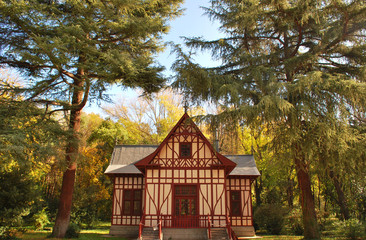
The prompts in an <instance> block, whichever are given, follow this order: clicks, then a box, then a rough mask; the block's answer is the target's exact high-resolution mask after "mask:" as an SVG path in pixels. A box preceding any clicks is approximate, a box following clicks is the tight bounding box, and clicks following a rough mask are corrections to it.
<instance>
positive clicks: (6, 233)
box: [0, 226, 24, 240]
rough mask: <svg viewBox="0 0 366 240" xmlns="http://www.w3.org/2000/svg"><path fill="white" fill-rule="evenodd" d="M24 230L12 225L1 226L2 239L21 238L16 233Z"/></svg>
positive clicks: (0, 237) (17, 239) (0, 239)
mask: <svg viewBox="0 0 366 240" xmlns="http://www.w3.org/2000/svg"><path fill="white" fill-rule="evenodd" d="M20 232H24V231H23V229H20V230H18V229H15V228H10V227H4V226H0V240H20V239H19V238H17V237H16V235H17V234H18V233H20Z"/></svg>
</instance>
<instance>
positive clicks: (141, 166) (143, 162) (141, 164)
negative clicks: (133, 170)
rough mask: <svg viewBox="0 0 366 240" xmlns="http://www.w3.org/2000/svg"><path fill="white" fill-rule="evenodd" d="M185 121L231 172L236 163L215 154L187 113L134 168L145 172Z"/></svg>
mask: <svg viewBox="0 0 366 240" xmlns="http://www.w3.org/2000/svg"><path fill="white" fill-rule="evenodd" d="M186 121H191V122H190V123H191V124H192V126H193V127H194V128H195V130H196V132H197V134H198V135H199V136H200V137H201V138H202V139H203V140H204V141H205V142H206V143H207V146H208V147H209V148H210V149H211V150H212V151H213V152H214V153H215V155H216V157H217V158H218V159H219V160H220V162H221V163H222V165H223V166H224V167H225V168H226V169H227V172H228V173H229V172H231V171H232V170H233V169H234V168H235V166H236V163H234V162H233V161H231V160H230V159H228V158H226V157H225V156H223V155H221V154H220V153H218V152H216V151H215V150H214V148H213V147H212V145H211V144H210V142H209V141H208V140H207V138H206V137H205V136H204V135H203V134H202V132H201V131H200V130H199V128H198V127H197V125H196V124H195V123H194V122H193V121H192V120H191V118H190V116H189V115H188V114H187V113H184V114H183V116H182V117H181V118H180V120H179V121H178V123H177V124H176V125H175V126H174V127H173V128H172V130H171V131H170V132H169V134H168V135H167V136H166V138H165V139H164V141H163V142H162V143H161V144H160V145H159V147H158V148H157V149H156V150H155V151H154V152H153V153H151V154H150V155H149V156H147V157H145V158H143V159H141V160H140V161H138V162H136V163H135V166H136V167H137V168H138V169H139V170H140V171H141V172H143V171H144V170H145V167H146V166H147V165H149V163H150V162H151V161H152V160H153V159H154V157H155V156H156V155H157V154H158V153H159V151H160V150H161V149H162V147H163V146H164V145H165V144H166V143H167V142H168V140H169V139H170V138H171V137H172V135H173V134H174V133H175V132H176V130H177V128H178V127H179V126H180V125H181V124H184V123H186Z"/></svg>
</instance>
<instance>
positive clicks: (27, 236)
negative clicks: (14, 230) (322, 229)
mask: <svg viewBox="0 0 366 240" xmlns="http://www.w3.org/2000/svg"><path fill="white" fill-rule="evenodd" d="M109 228H110V223H100V224H98V225H97V226H96V227H95V228H94V229H87V230H81V233H80V237H79V238H78V239H80V240H116V239H119V240H127V239H124V238H120V237H109V236H107V235H108V233H109ZM50 234H51V230H50V228H49V229H47V230H41V231H35V230H29V231H28V232H26V233H24V234H23V235H22V236H19V238H21V239H24V240H59V239H56V238H48V237H47V236H49V235H50ZM258 235H259V236H261V238H262V239H264V240H267V239H273V240H300V239H302V238H303V237H302V236H288V235H280V236H275V235H262V234H258ZM322 239H323V240H344V239H347V238H338V237H323V238H322Z"/></svg>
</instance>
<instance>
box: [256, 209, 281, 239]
mask: <svg viewBox="0 0 366 240" xmlns="http://www.w3.org/2000/svg"><path fill="white" fill-rule="evenodd" d="M286 212H287V210H286V209H284V208H283V207H282V206H281V205H280V204H263V205H261V206H259V207H258V208H257V209H256V211H255V212H254V221H255V223H256V224H257V225H258V227H259V228H260V229H262V230H266V231H267V233H269V234H275V235H278V234H280V233H281V231H282V228H283V226H284V220H285V218H284V216H285V215H286Z"/></svg>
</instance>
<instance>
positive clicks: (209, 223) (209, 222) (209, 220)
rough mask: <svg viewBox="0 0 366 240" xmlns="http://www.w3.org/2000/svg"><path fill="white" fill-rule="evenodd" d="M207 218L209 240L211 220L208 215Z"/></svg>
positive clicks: (209, 237) (209, 236)
mask: <svg viewBox="0 0 366 240" xmlns="http://www.w3.org/2000/svg"><path fill="white" fill-rule="evenodd" d="M207 218H208V239H211V219H210V215H208V216H207Z"/></svg>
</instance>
